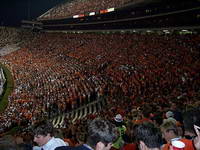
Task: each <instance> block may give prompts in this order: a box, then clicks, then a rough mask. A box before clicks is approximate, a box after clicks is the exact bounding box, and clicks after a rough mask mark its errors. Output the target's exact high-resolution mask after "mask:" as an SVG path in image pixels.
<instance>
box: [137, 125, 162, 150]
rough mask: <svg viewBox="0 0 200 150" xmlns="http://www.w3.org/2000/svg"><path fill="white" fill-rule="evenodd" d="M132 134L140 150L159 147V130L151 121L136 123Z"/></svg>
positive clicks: (160, 136)
mask: <svg viewBox="0 0 200 150" xmlns="http://www.w3.org/2000/svg"><path fill="white" fill-rule="evenodd" d="M134 134H135V138H136V141H137V143H138V144H139V148H140V149H141V150H148V149H160V147H161V145H162V135H161V131H160V129H159V128H158V127H156V126H155V125H154V124H153V123H150V122H144V123H142V124H139V125H137V126H136V127H135V130H134Z"/></svg>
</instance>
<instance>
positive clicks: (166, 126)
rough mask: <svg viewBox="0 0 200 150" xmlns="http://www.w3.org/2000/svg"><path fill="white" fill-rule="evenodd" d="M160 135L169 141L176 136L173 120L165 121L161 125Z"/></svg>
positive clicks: (176, 130) (176, 129)
mask: <svg viewBox="0 0 200 150" xmlns="http://www.w3.org/2000/svg"><path fill="white" fill-rule="evenodd" d="M160 128H161V131H162V136H163V138H164V139H165V140H166V141H167V142H170V141H171V139H173V138H176V137H177V136H178V128H177V125H176V123H175V122H173V121H170V120H169V121H166V122H164V123H163V124H162V125H161V126H160Z"/></svg>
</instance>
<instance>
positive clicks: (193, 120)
mask: <svg viewBox="0 0 200 150" xmlns="http://www.w3.org/2000/svg"><path fill="white" fill-rule="evenodd" d="M183 123H184V129H185V130H186V131H189V132H192V133H195V131H194V125H197V126H200V110H199V109H197V108H193V109H191V110H188V111H186V112H185V113H184V114H183Z"/></svg>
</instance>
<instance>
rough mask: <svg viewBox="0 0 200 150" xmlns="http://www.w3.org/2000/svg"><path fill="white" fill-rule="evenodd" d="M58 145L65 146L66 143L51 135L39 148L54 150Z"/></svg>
mask: <svg viewBox="0 0 200 150" xmlns="http://www.w3.org/2000/svg"><path fill="white" fill-rule="evenodd" d="M59 146H67V145H66V143H65V142H64V141H63V140H62V139H60V138H54V137H52V138H51V139H50V140H49V141H48V142H47V144H45V145H43V146H42V147H41V148H43V149H44V150H54V149H55V148H56V147H59Z"/></svg>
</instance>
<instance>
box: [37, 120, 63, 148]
mask: <svg viewBox="0 0 200 150" xmlns="http://www.w3.org/2000/svg"><path fill="white" fill-rule="evenodd" d="M34 142H36V143H37V144H38V146H40V148H41V149H42V150H54V149H55V148H56V147H59V146H66V143H65V142H64V141H63V140H62V139H60V138H55V137H54V136H53V125H52V124H51V123H50V122H45V121H44V122H41V123H40V124H38V125H37V126H36V127H35V130H34Z"/></svg>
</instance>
